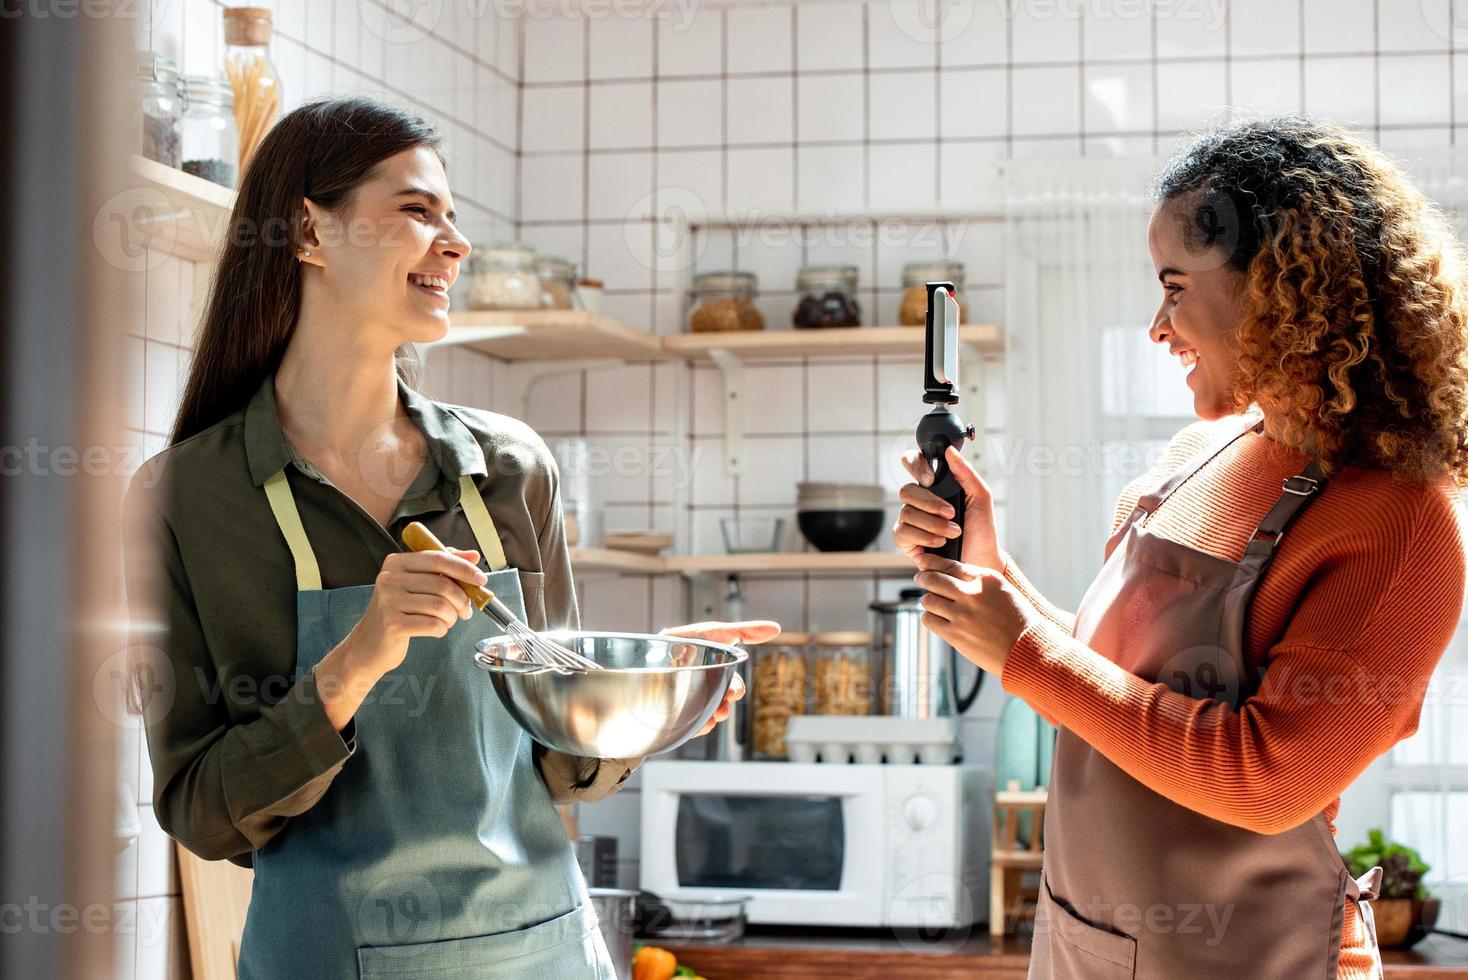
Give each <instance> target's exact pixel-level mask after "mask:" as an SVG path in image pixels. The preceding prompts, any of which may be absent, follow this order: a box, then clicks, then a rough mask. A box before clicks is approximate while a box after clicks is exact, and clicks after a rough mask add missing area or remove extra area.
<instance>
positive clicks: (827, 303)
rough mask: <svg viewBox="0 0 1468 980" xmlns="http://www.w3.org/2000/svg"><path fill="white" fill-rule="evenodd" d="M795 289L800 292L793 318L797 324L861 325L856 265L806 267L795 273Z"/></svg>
mask: <svg viewBox="0 0 1468 980" xmlns="http://www.w3.org/2000/svg"><path fill="white" fill-rule="evenodd" d="M795 291H796V292H797V293H799V294H800V303H799V305H798V306H796V307H795V317H794V319H793V321H792V322H793V324H794V326H795V327H797V328H815V327H859V326H861V307H860V306H859V305H858V304H857V302H856V266H854V265H812V266H806V267H805V268H804V269H801V270H800V272H799V273H797V274H796V276H795Z"/></svg>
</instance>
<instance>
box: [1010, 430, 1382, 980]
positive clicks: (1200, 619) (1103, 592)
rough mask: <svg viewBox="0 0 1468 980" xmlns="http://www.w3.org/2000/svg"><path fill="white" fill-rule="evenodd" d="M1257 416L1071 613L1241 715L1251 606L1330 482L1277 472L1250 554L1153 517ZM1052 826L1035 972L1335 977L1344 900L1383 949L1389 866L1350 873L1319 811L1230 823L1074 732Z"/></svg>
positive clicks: (1066, 741) (1119, 652) (1136, 661)
mask: <svg viewBox="0 0 1468 980" xmlns="http://www.w3.org/2000/svg"><path fill="white" fill-rule="evenodd" d="M1259 424H1260V423H1259V421H1258V420H1257V419H1251V420H1250V423H1249V425H1248V427H1247V428H1245V429H1244V430H1242V431H1240V432H1237V433H1235V434H1232V435H1230V436H1229V437H1228V438H1227V439H1225V440H1223V441H1222V443H1221V444H1220V445H1218V446H1217V447H1216V448H1214V449H1211V450H1210V451H1207V452H1204V453H1201V454H1199V456H1197V457H1196V458H1195V459H1193V460H1192V461H1190V462H1189V463H1188V464H1186V465H1185V466H1183V467H1182V468H1181V469H1180V470H1178V472H1177V473H1175V474H1173V475H1172V476H1171V477H1170V478H1169V479H1168V480H1166V481H1165V482H1164V483H1163V484H1162V486H1161V487H1159V488H1158V489H1157V491H1156V492H1154V493H1150V494H1146V495H1144V496H1143V497H1141V498H1140V499H1139V500H1138V501H1137V506H1136V507H1135V508H1134V509H1133V510H1132V512H1131V514H1130V515H1129V516H1128V517H1127V519H1126V521H1125V522H1123V523H1122V525H1121V527H1119V528H1118V529H1117V531H1116V533H1115V534H1114V535H1113V536H1112V540H1111V542H1108V544H1110V545H1113V546H1114V547H1113V550H1112V551H1111V553H1110V556H1109V557H1108V559H1107V561H1106V564H1105V566H1104V567H1103V568H1102V569H1101V574H1100V575H1098V576H1097V578H1096V581H1095V582H1093V583H1092V584H1091V587H1090V589H1088V590H1087V592H1086V595H1085V598H1084V599H1082V600H1081V606H1080V609H1079V611H1078V612H1077V613H1076V627H1075V637H1076V639H1078V640H1080V641H1082V642H1083V643H1085V644H1087V645H1088V646H1090V647H1091V648H1092V649H1094V650H1096V651H1097V652H1099V653H1100V654H1101V655H1102V656H1104V657H1106V658H1107V659H1109V660H1112V661H1114V662H1115V663H1117V664H1118V665H1120V666H1121V667H1123V668H1125V669H1126V670H1128V671H1130V672H1131V673H1133V674H1136V675H1137V676H1139V677H1142V678H1144V679H1146V680H1149V681H1152V682H1155V683H1161V684H1166V685H1167V686H1168V687H1170V688H1172V689H1173V690H1174V691H1177V692H1178V693H1180V694H1183V695H1185V696H1187V697H1192V698H1198V699H1214V700H1218V701H1224V702H1227V703H1228V704H1230V705H1231V706H1232V707H1233V708H1234V709H1235V710H1237V709H1238V707H1239V705H1240V704H1242V703H1243V701H1244V700H1245V699H1246V698H1248V697H1250V696H1251V695H1252V694H1253V693H1254V692H1255V691H1257V690H1258V687H1259V683H1260V681H1261V680H1262V672H1259V671H1254V670H1252V669H1251V668H1250V667H1249V665H1248V663H1247V661H1246V659H1245V656H1244V635H1245V634H1244V626H1245V616H1246V614H1247V612H1248V606H1249V601H1250V599H1251V598H1252V597H1253V594H1254V591H1255V589H1256V588H1257V587H1258V585H1259V582H1260V580H1261V578H1262V577H1263V574H1264V571H1265V569H1266V568H1267V567H1268V566H1269V563H1270V561H1271V560H1272V559H1273V556H1274V549H1275V546H1276V545H1277V544H1278V543H1279V539H1280V537H1281V536H1282V535H1283V534H1284V533H1285V529H1286V528H1288V527H1289V525H1290V522H1291V521H1293V520H1294V519H1295V518H1296V517H1297V516H1299V514H1300V513H1301V512H1302V511H1303V510H1304V508H1305V507H1306V505H1307V504H1309V503H1310V502H1311V500H1312V499H1313V498H1314V496H1315V495H1316V494H1317V493H1318V492H1319V491H1320V489H1321V488H1322V487H1323V486H1324V485H1325V480H1324V479H1323V477H1322V474H1321V470H1320V463H1319V460H1318V459H1315V460H1311V462H1310V464H1309V465H1308V466H1307V467H1306V468H1305V470H1304V471H1303V472H1302V473H1300V474H1299V475H1298V476H1293V477H1290V478H1289V479H1287V480H1285V481H1284V488H1283V492H1282V493H1281V494H1280V498H1279V501H1278V503H1276V504H1275V505H1274V507H1273V509H1272V510H1270V512H1269V513H1268V514H1267V515H1266V516H1265V518H1264V520H1263V521H1261V522H1260V523H1259V527H1258V529H1257V530H1256V531H1255V532H1254V535H1253V537H1252V539H1251V540H1250V541H1249V545H1248V548H1247V550H1246V552H1245V555H1244V558H1243V560H1242V561H1240V562H1232V561H1227V560H1225V559H1223V558H1218V557H1215V556H1213V555H1210V554H1207V553H1205V552H1202V551H1197V550H1195V549H1192V548H1188V547H1185V546H1184V545H1181V544H1178V543H1176V542H1173V541H1169V540H1167V539H1165V538H1162V537H1160V536H1158V535H1156V534H1154V533H1152V532H1150V531H1148V530H1147V528H1146V518H1147V517H1150V516H1151V514H1152V513H1154V512H1155V511H1156V510H1157V508H1158V507H1160V506H1161V505H1162V503H1163V502H1164V501H1165V500H1166V499H1167V498H1168V497H1169V496H1170V495H1171V494H1172V493H1173V491H1175V490H1176V489H1177V488H1178V487H1179V486H1181V485H1182V483H1183V481H1185V480H1187V479H1188V477H1190V476H1192V475H1193V474H1194V473H1196V472H1197V471H1198V470H1199V469H1200V468H1202V466H1203V465H1204V464H1205V463H1207V462H1208V461H1209V460H1211V459H1212V458H1213V457H1214V456H1216V455H1217V454H1218V453H1219V452H1221V451H1222V450H1223V449H1224V448H1226V447H1227V446H1228V445H1229V444H1231V443H1232V442H1233V441H1234V440H1236V439H1238V438H1240V437H1242V436H1243V435H1244V434H1245V433H1247V432H1248V431H1250V430H1252V429H1255V428H1257V427H1258V426H1259ZM1347 737H1348V736H1347ZM1229 775H1230V774H1229V773H1219V774H1218V778H1219V779H1220V780H1225V779H1228V778H1229ZM1044 834H1045V861H1044V870H1043V874H1042V880H1041V883H1040V907H1039V911H1038V913H1037V916H1036V920H1035V943H1034V952H1033V955H1032V957H1031V960H1030V973H1029V975H1030V977H1032V978H1041V980H1051V978H1054V980H1111V978H1119V977H1139V978H1145V980H1152V978H1167V980H1179V978H1193V977H1200V978H1201V977H1206V978H1209V980H1227V978H1240V980H1243V978H1249V980H1256V978H1289V980H1307V978H1320V977H1324V978H1333V977H1335V975H1336V967H1337V960H1338V959H1339V958H1340V946H1341V923H1342V918H1343V908H1344V903H1345V901H1346V899H1347V898H1348V897H1349V899H1350V900H1351V901H1355V902H1357V904H1358V907H1359V909H1360V912H1361V918H1362V921H1363V923H1365V925H1366V928H1367V930H1368V932H1369V933H1370V934H1371V936H1372V942H1373V943H1374V942H1375V929H1374V927H1373V924H1372V918H1371V910H1370V906H1369V905H1367V904H1365V903H1366V901H1368V900H1370V899H1372V898H1375V897H1376V893H1375V887H1376V883H1377V882H1378V881H1379V879H1380V869H1374V870H1373V871H1372V872H1371V873H1370V874H1367V875H1365V876H1363V877H1362V879H1361V880H1360V881H1359V882H1357V881H1356V880H1354V879H1353V878H1352V877H1351V875H1350V874H1349V873H1348V871H1347V869H1346V867H1345V864H1344V862H1343V861H1342V859H1341V857H1340V854H1339V852H1338V851H1337V850H1336V845H1335V840H1334V838H1333V837H1332V835H1331V833H1330V828H1329V826H1328V824H1327V823H1326V820H1325V817H1324V815H1323V814H1316V815H1315V817H1313V818H1312V819H1311V820H1309V821H1308V822H1306V823H1305V824H1303V825H1301V826H1299V827H1295V828H1294V829H1292V830H1287V831H1285V832H1283V833H1279V834H1260V833H1255V832H1253V831H1249V830H1244V829H1242V828H1239V827H1234V826H1232V825H1230V824H1226V823H1222V822H1220V821H1218V820H1214V819H1212V818H1211V817H1206V816H1204V815H1202V814H1201V813H1198V812H1196V811H1194V810H1190V809H1188V808H1187V807H1184V806H1180V805H1179V804H1177V803H1173V802H1172V801H1171V800H1168V799H1167V798H1166V797H1163V796H1161V795H1159V794H1158V793H1155V792H1153V791H1152V790H1151V789H1148V788H1147V787H1146V786H1143V785H1142V784H1141V783H1140V782H1138V781H1137V780H1135V779H1133V778H1132V777H1131V776H1129V775H1127V774H1126V773H1125V772H1123V771H1122V770H1121V769H1120V768H1118V767H1117V766H1115V765H1114V764H1112V763H1111V762H1110V761H1108V760H1107V759H1106V758H1105V757H1104V756H1102V755H1101V753H1099V752H1097V751H1096V750H1095V749H1093V748H1091V746H1089V745H1087V744H1086V743H1085V742H1084V741H1082V740H1081V739H1080V737H1079V736H1077V735H1075V734H1073V733H1072V732H1070V731H1067V730H1064V729H1062V730H1061V731H1060V733H1059V736H1058V737H1057V739H1056V743H1055V764H1054V768H1053V775H1052V779H1051V784H1050V799H1049V803H1048V805H1047V807H1046V811H1045V828H1044ZM1379 970H1380V968H1379V966H1378V975H1379Z"/></svg>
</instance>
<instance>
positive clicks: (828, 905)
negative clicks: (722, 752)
mask: <svg viewBox="0 0 1468 980" xmlns="http://www.w3.org/2000/svg"><path fill="white" fill-rule="evenodd" d="M709 766H712V767H713V770H712V771H710V770H708V769H707V768H705V767H709ZM797 768H800V769H806V768H807V767H805V766H802V765H801V764H797V763H766V764H761V763H742V764H740V765H739V766H730V765H727V764H725V763H703V762H683V761H678V762H656V763H651V764H649V765H648V766H646V767H645V770H644V777H643V778H644V782H643V833H644V836H643V847H642V852H643V853H642V870H643V875H642V884H643V887H645V888H647V889H649V890H650V891H654V892H659V891H671V892H674V893H677V894H680V895H686V896H689V897H695V896H700V895H703V896H710V895H714V894H720V893H722V894H744V895H749V896H750V897H751V902H750V905H749V919H750V921H751V922H755V923H772V924H777V923H790V924H809V925H880V924H881V923H882V919H883V916H884V914H885V911H886V910H885V909H883V908H882V907H881V905H882V901H883V899H882V896H883V895H884V893H885V864H886V862H885V861H884V860H883V858H882V856H881V855H882V854H883V853H884V850H885V846H884V838H883V833H884V831H885V821H884V815H883V804H882V800H883V799H884V794H883V790H882V786H881V783H882V780H881V779H876V780H873V779H871V778H870V776H869V775H868V776H867V778H865V779H860V780H857V779H853V778H852V774H853V773H852V770H850V769H847V768H845V767H835V766H817V765H811V766H809V767H808V768H809V771H807V772H800V773H797V772H796V771H795V770H796V769H797ZM669 770H671V771H669Z"/></svg>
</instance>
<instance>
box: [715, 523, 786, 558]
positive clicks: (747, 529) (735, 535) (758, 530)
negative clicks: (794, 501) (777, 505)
mask: <svg viewBox="0 0 1468 980" xmlns="http://www.w3.org/2000/svg"><path fill="white" fill-rule="evenodd" d="M784 530H785V519H784V518H783V517H745V516H741V517H721V518H719V531H720V532H722V533H723V535H724V550H725V551H727V552H729V554H731V555H737V554H762V553H764V552H767V551H779V550H780V534H781V533H782V532H783V531H784Z"/></svg>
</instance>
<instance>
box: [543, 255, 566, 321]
mask: <svg viewBox="0 0 1468 980" xmlns="http://www.w3.org/2000/svg"><path fill="white" fill-rule="evenodd" d="M535 274H536V276H537V277H538V278H539V279H540V305H541V306H542V307H544V308H545V309H547V310H569V309H574V308H575V306H576V299H575V296H576V266H575V265H573V264H572V263H571V262H569V261H567V260H566V259H561V258H557V257H555V256H554V255H542V256H541V257H540V261H539V262H538V263H536V266H535Z"/></svg>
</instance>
